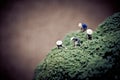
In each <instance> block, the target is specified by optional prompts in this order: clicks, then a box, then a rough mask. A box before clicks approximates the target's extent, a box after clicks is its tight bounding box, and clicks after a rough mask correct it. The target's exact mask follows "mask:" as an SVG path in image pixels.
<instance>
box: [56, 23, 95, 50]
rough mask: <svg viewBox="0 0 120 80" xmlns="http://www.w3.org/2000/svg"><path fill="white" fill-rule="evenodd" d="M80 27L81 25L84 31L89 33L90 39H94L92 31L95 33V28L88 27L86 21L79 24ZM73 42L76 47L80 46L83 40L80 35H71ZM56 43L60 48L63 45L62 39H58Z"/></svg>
mask: <svg viewBox="0 0 120 80" xmlns="http://www.w3.org/2000/svg"><path fill="white" fill-rule="evenodd" d="M78 27H80V29H81V30H82V32H85V31H86V33H87V39H88V40H91V39H92V33H93V30H92V29H87V25H86V24H84V23H79V24H78ZM70 40H71V41H72V42H73V43H74V47H76V46H80V44H81V40H80V39H79V38H78V37H74V36H73V37H71V39H70ZM56 45H57V48H58V49H60V48H62V47H63V45H62V40H58V41H57V42H56Z"/></svg>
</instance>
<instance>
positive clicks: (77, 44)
mask: <svg viewBox="0 0 120 80" xmlns="http://www.w3.org/2000/svg"><path fill="white" fill-rule="evenodd" d="M71 40H72V41H73V42H74V47H76V46H80V39H79V38H77V37H72V38H71Z"/></svg>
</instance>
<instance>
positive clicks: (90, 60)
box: [33, 13, 120, 80]
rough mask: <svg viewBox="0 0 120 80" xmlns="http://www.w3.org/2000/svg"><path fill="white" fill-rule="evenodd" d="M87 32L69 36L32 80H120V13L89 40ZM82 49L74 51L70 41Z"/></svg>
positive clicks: (53, 51)
mask: <svg viewBox="0 0 120 80" xmlns="http://www.w3.org/2000/svg"><path fill="white" fill-rule="evenodd" d="M86 35H87V34H86V32H82V31H76V32H71V33H68V34H67V35H66V36H65V38H64V40H63V45H64V46H65V47H66V48H67V49H66V48H61V49H58V48H57V47H56V48H53V49H52V50H51V51H50V52H49V53H48V55H47V56H46V58H45V59H44V61H42V62H41V63H40V64H39V65H38V66H37V68H36V69H35V74H34V79H33V80H120V13H115V14H114V15H112V16H110V17H108V18H107V19H106V20H105V21H104V22H102V23H101V24H100V25H98V28H97V29H96V31H94V32H93V34H92V40H88V39H87V36H86ZM73 36H74V37H78V38H80V40H81V45H80V46H77V47H74V46H73V43H72V41H70V38H71V37H73Z"/></svg>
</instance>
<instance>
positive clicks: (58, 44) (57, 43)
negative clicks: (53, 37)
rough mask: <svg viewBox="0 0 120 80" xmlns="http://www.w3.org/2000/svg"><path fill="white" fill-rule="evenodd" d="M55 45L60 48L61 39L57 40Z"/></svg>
mask: <svg viewBox="0 0 120 80" xmlns="http://www.w3.org/2000/svg"><path fill="white" fill-rule="evenodd" d="M56 45H57V47H58V49H60V48H62V47H63V46H62V41H61V40H58V41H57V42H56Z"/></svg>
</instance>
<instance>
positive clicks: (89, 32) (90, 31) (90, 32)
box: [86, 29, 93, 40]
mask: <svg viewBox="0 0 120 80" xmlns="http://www.w3.org/2000/svg"><path fill="white" fill-rule="evenodd" d="M86 32H87V38H88V39H89V40H92V33H93V31H92V29H87V31H86Z"/></svg>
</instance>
